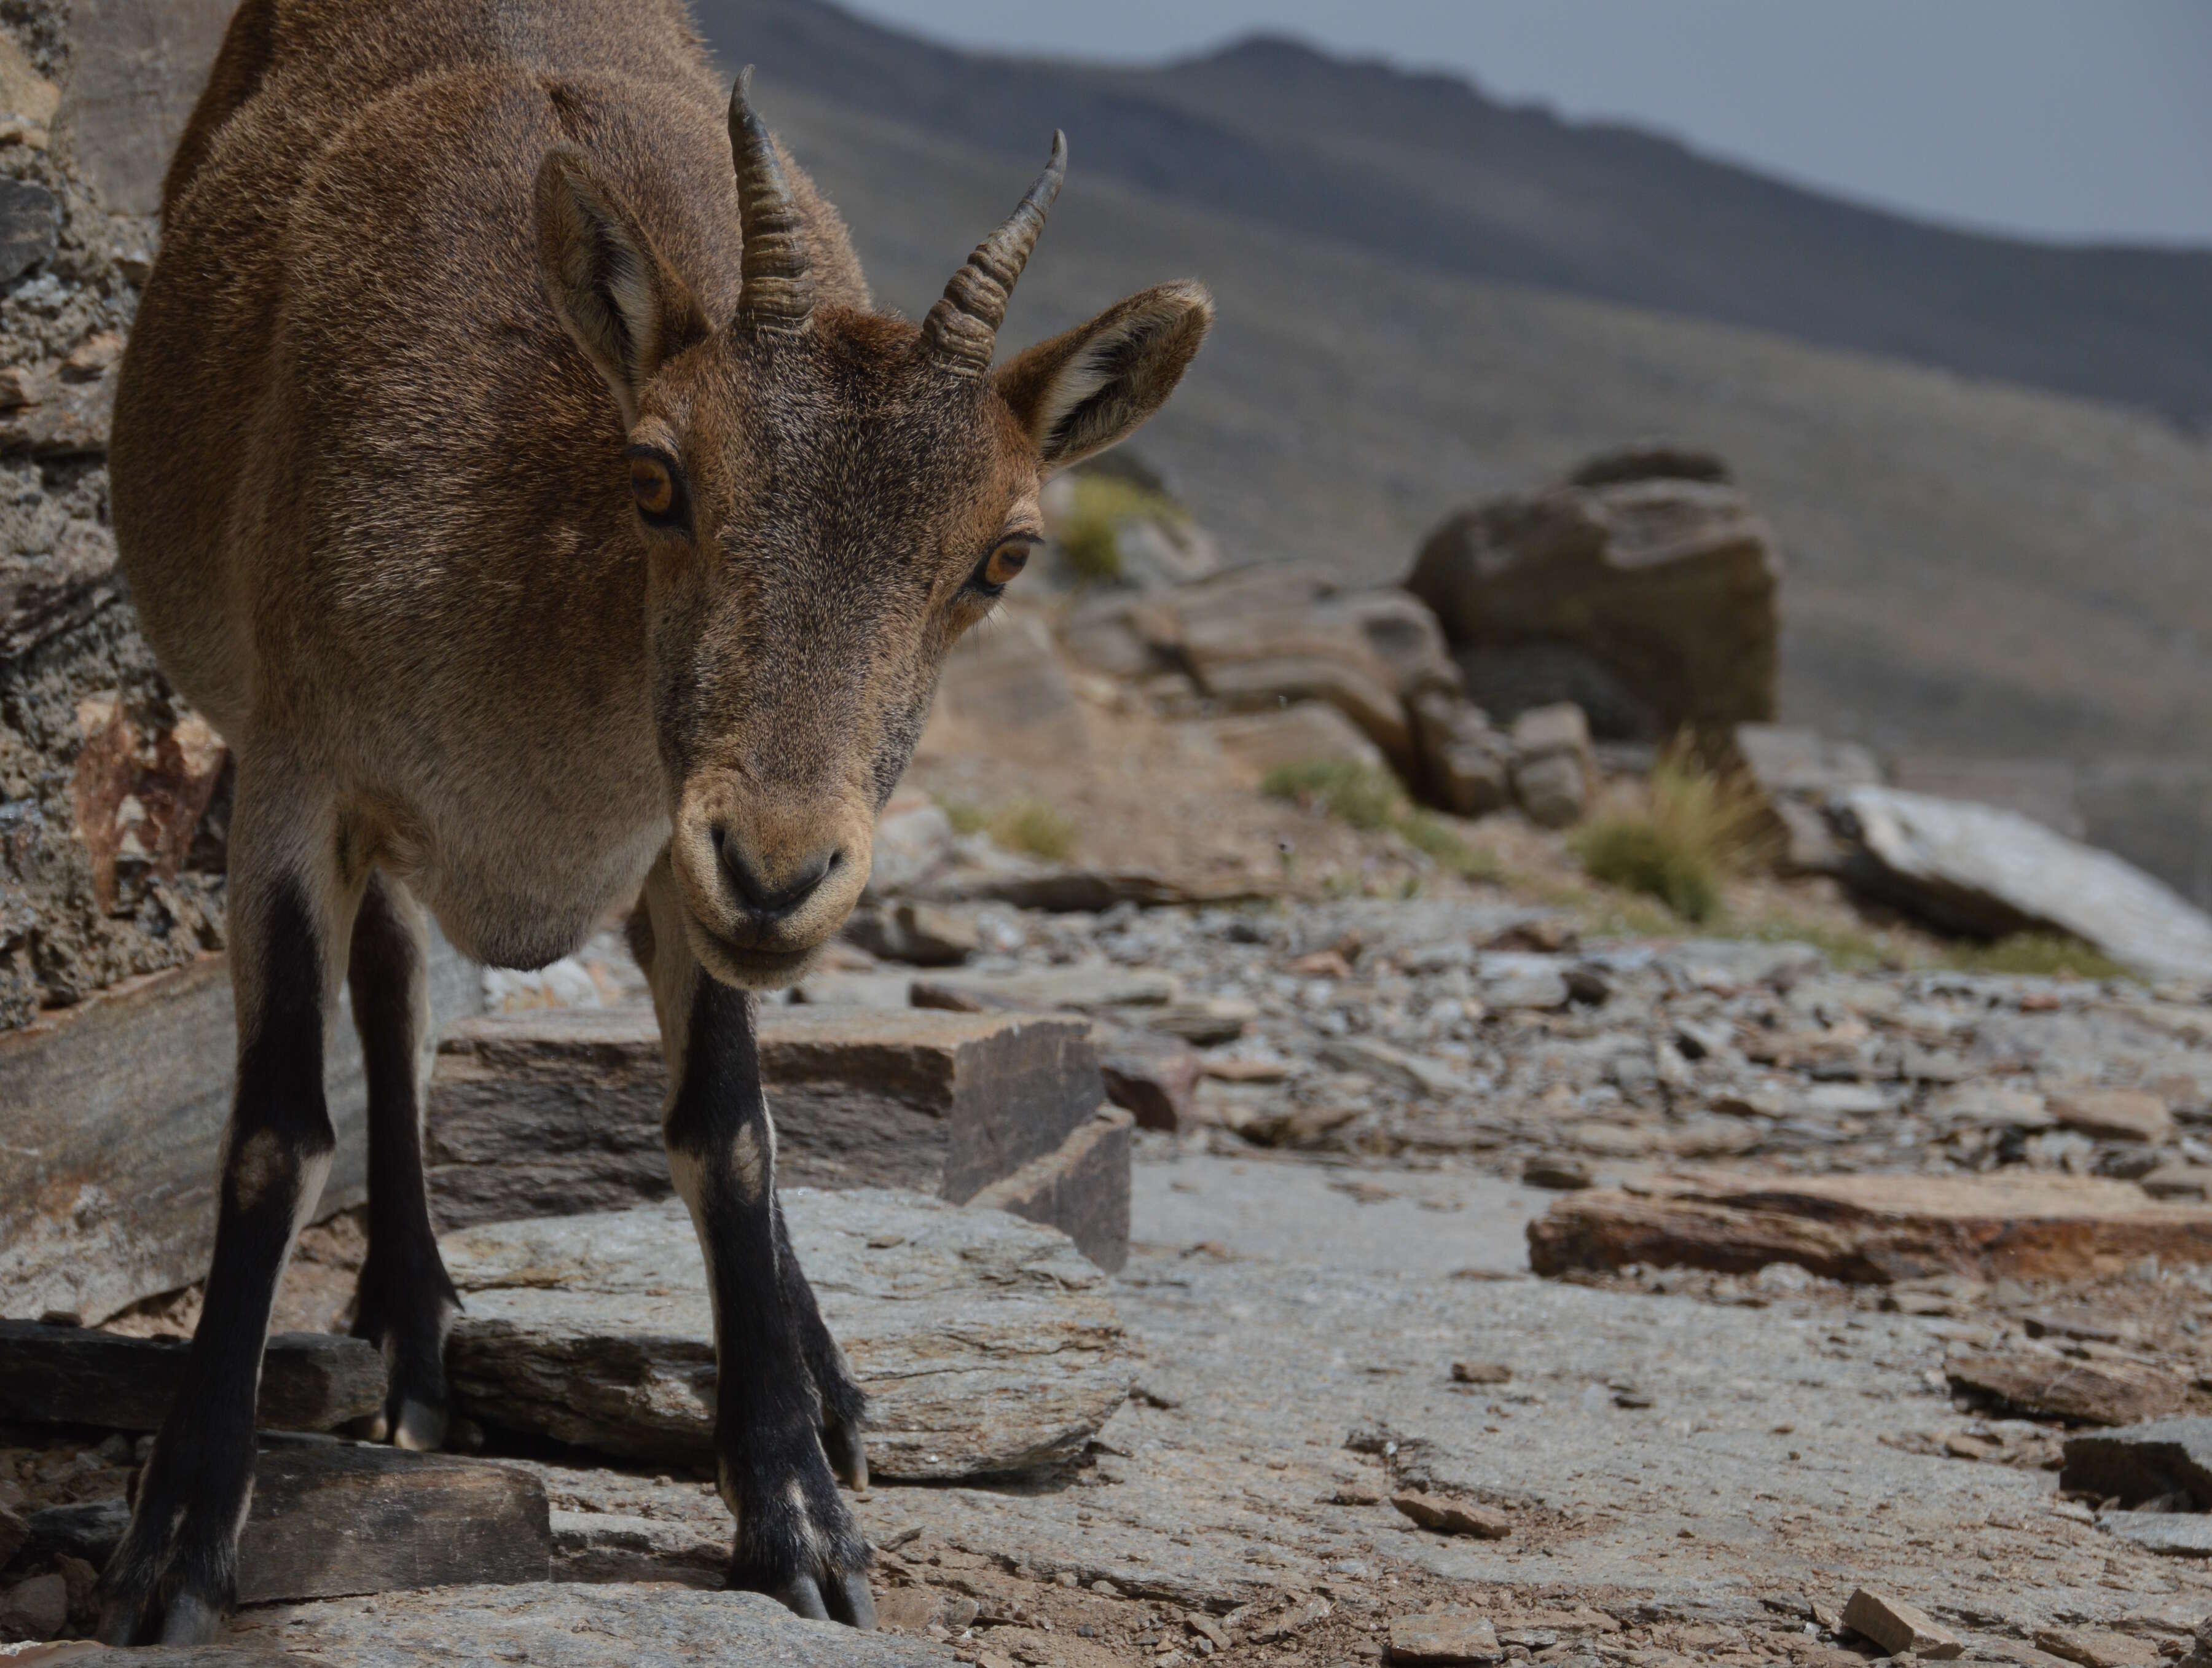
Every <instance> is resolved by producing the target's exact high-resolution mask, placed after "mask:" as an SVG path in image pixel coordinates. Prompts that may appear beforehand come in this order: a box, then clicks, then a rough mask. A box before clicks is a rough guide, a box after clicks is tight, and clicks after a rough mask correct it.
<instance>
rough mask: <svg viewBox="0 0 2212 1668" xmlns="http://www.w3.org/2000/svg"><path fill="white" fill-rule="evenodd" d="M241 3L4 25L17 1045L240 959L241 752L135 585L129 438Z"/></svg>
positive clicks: (11, 892) (2, 755)
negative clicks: (237, 799) (141, 325)
mask: <svg viewBox="0 0 2212 1668" xmlns="http://www.w3.org/2000/svg"><path fill="white" fill-rule="evenodd" d="M230 10H231V3H230V0H76V3H74V4H68V3H64V0H21V3H18V4H15V5H11V6H9V8H7V9H6V10H5V12H4V13H0V367H4V369H0V1030H6V1029H9V1028H16V1027H21V1026H23V1025H27V1024H28V1023H30V1022H31V1021H32V1020H33V1017H34V1016H36V1015H37V1014H38V1012H39V1010H41V1009H44V1008H55V1007H64V1006H67V1005H69V1004H73V1003H76V1002H79V1001H81V1000H82V999H83V998H85V997H87V996H88V995H90V994H92V993H93V992H95V991H98V990H100V989H103V988H105V987H106V986H111V985H113V984H115V983H117V982H118V980H124V979H127V978H130V977H131V976H133V975H135V974H149V973H154V972H157V971H160V970H161V969H164V968H168V967H177V966H179V965H180V964H182V963H185V962H187V961H191V960H192V958H194V957H195V956H197V955H200V954H201V953H203V952H204V951H205V950H209V949H219V948H220V947H221V945H222V930H223V929H222V866H223V831H224V826H225V815H224V811H225V803H226V800H227V797H228V793H227V789H228V777H227V768H226V767H227V759H226V755H225V754H224V751H223V748H222V742H221V738H220V737H216V735H215V734H214V733H213V732H212V731H210V730H209V729H208V727H207V726H206V725H205V724H204V722H202V721H201V720H200V719H199V718H198V717H197V715H196V714H194V713H191V711H190V710H189V709H188V708H187V707H185V706H184V705H183V704H182V703H181V702H180V701H179V700H178V698H177V696H176V694H175V693H174V692H173V690H171V689H170V688H169V687H168V685H167V682H165V681H164V680H163V679H162V677H161V674H160V672H159V671H158V670H156V669H155V665H154V661H153V657H152V655H151V654H150V653H149V652H148V650H147V647H146V645H145V643H144V641H143V639H142V638H141V637H140V636H139V634H138V630H137V622H136V617H135V616H134V614H133V612H132V610H131V605H130V604H129V603H128V601H126V600H125V597H124V595H123V589H122V585H121V584H120V582H119V580H118V576H117V574H116V572H115V542H114V539H113V537H112V535H111V534H110V532H109V531H108V527H107V470H106V451H107V430H108V413H109V410H110V409H111V407H112V403H113V400H114V390H115V376H116V368H117V366H118V361H119V360H120V357H121V352H122V343H123V332H124V331H126V330H127V329H128V327H129V325H130V321H131V316H132V314H133V313H134V312H135V311H136V309H137V287H138V285H139V284H140V283H141V282H143V280H144V278H145V276H146V273H147V270H148V268H149V262H150V260H151V258H152V254H151V252H152V250H153V247H154V243H155V226H154V221H153V218H152V217H153V215H154V214H155V210H156V209H158V208H159V206H160V203H159V198H160V185H161V172H162V170H163V168H164V167H166V166H167V159H168V155H169V153H170V151H171V149H173V146H174V144H175V142H176V138H177V135H178V134H179V131H181V130H182V128H183V125H184V122H185V117H186V115H187V114H188V113H189V112H190V110H191V103H192V100H194V99H195V98H196V97H197V95H198V92H199V87H200V82H201V81H202V80H203V78H204V76H205V74H206V70H207V66H208V64H209V63H210V61H211V60H212V58H213V57H214V55H215V52H216V46H217V45H218V43H219V42H220V40H221V39H222V29H223V27H224V26H225V24H226V23H227V22H228V19H229V15H230Z"/></svg>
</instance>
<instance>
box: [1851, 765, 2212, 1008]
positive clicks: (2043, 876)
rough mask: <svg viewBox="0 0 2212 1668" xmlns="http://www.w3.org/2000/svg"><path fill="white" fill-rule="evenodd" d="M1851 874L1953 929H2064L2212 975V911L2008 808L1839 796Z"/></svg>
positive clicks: (2132, 957)
mask: <svg viewBox="0 0 2212 1668" xmlns="http://www.w3.org/2000/svg"><path fill="white" fill-rule="evenodd" d="M1829 815H1830V818H1831V820H1832V822H1833V824H1834V826H1835V828H1836V830H1837V833H1838V835H1839V836H1840V838H1841V839H1842V840H1843V842H1844V846H1845V850H1846V857H1845V860H1844V875H1845V876H1846V878H1847V879H1849V880H1850V882H1851V883H1852V884H1853V885H1855V886H1857V887H1858V888H1859V889H1862V890H1863V891H1865V892H1867V893H1869V894H1870V895H1875V896H1876V897H1879V898H1881V899H1883V900H1885V901H1889V902H1892V903H1894V904H1895V905H1897V906H1898V907H1900V908H1903V909H1905V910H1909V911H1910V912H1911V913H1914V914H1916V915H1919V916H1921V917H1923V919H1927V920H1929V921H1930V922H1932V923H1933V924H1935V925H1937V926H1940V927H1943V928H1946V929H1948V930H1949V931H1960V932H1969V933H1974V934H1978V935H1981V936H1984V937H1998V936H2000V935H2002V934H2004V933H2008V932H2020V931H2039V932H2052V931H2056V932H2065V933H2070V934H2072V935H2073V936H2074V937H2077V938H2081V939H2083V940H2085V941H2087V943H2092V944H2094V945H2095V946H2096V947H2097V948H2098V949H2100V950H2102V951H2104V952H2105V954H2106V955H2109V956H2111V957H2112V959H2113V960H2114V961H2121V962H2124V963H2126V964H2127V965H2128V966H2130V967H2135V968H2136V969H2138V970H2140V971H2142V972H2143V973H2146V974H2152V975H2154V976H2162V977H2173V978H2182V979H2205V978H2212V917H2208V916H2207V915H2205V913H2203V911H2202V910H2199V909H2197V908H2195V907H2192V906H2191V904H2189V903H2188V902H2187V901H2185V900H2184V899H2183V898H2182V897H2181V896H2180V895H2179V894H2177V893H2175V892H2173V891H2172V890H2170V889H2168V888H2166V886H2164V885H2162V884H2160V883H2159V882H2157V881H2155V880H2153V879H2152V878H2151V877H2150V876H2148V875H2146V874H2144V873H2143V872H2142V870H2140V869H2137V868H2136V867H2135V866H2134V865H2133V864H2129V863H2127V862H2124V861H2123V860H2122V859H2121V858H2117V857H2114V856H2113V855H2112V853H2110V852H2100V851H2098V850H2096V849H2094V848H2093V847H2092V846H2083V845H2080V844H2077V843H2076V842H2075V841H2074V840H2068V839H2067V838H2066V837H2065V836H2064V835H2063V834H2053V833H2052V832H2051V830H2050V829H2048V828H2044V827H2042V826H2040V825H2039V824H2038V823H2034V822H2029V821H2028V820H2027V818H2026V817H2024V816H2018V815H2016V814H2015V813H2013V812H2011V811H2002V810H1995V809H1993V808H1991V807H1990V806H1987V805H1971V804H1964V803H1962V802H1960V801H1956V800H1949V799H1931V798H1928V797H1927V796H1925V795H1923V794H1917V793H1905V792H1899V791H1897V790H1895V789H1891V788H1878V787H1860V788H1853V789H1850V790H1849V791H1847V792H1844V793H1843V794H1841V795H1839V796H1838V797H1837V798H1835V799H1834V800H1833V801H1832V802H1831V806H1830V811H1829Z"/></svg>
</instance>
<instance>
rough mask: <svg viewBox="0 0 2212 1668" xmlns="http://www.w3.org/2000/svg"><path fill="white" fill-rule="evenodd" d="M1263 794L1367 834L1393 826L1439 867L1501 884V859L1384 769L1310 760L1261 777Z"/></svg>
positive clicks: (1283, 766) (1337, 760) (1278, 767)
mask: <svg viewBox="0 0 2212 1668" xmlns="http://www.w3.org/2000/svg"><path fill="white" fill-rule="evenodd" d="M1260 788H1261V792H1264V793H1266V794H1268V795H1269V796H1271V797H1272V798H1277V799H1288V800H1290V801H1291V803H1292V804H1299V805H1304V806H1307V807H1309V808H1310V809H1318V810H1325V811H1327V812H1328V814H1329V815H1330V816H1334V817H1335V818H1336V819H1337V820H1338V821H1339V822H1346V823H1349V824H1350V825H1351V826H1352V827H1353V828H1358V829H1362V830H1364V831H1365V832H1367V833H1370V834H1371V833H1375V832H1377V831H1379V830H1381V829H1384V828H1389V829H1391V830H1393V831H1394V832H1395V833H1396V834H1397V835H1398V837H1399V838H1400V839H1401V840H1404V841H1405V842H1406V843H1407V845H1408V846H1412V847H1413V849H1414V850H1415V851H1417V852H1423V853H1425V854H1426V855H1427V856H1428V857H1429V858H1431V860H1433V861H1434V862H1435V863H1436V864H1437V866H1438V867H1439V868H1443V869H1448V870H1450V871H1451V872H1452V873H1453V874H1455V875H1459V876H1462V877H1464V878H1466V879H1468V880H1480V881H1496V880H1498V878H1499V877H1500V872H1501V871H1500V870H1499V869H1498V860H1497V858H1494V857H1492V855H1491V854H1490V853H1489V852H1486V851H1483V850H1481V849H1480V847H1478V846H1470V845H1468V842H1467V841H1466V840H1462V838H1461V837H1460V834H1459V831H1458V830H1457V829H1455V828H1453V827H1452V826H1451V824H1450V823H1449V822H1445V821H1444V819H1443V817H1441V816H1437V815H1436V814H1435V813H1434V812H1433V811H1425V810H1419V809H1418V808H1417V807H1415V806H1414V804H1413V802H1412V801H1411V800H1409V799H1407V797H1406V791H1405V789H1404V788H1402V787H1401V786H1400V785H1399V784H1398V779H1397V778H1396V777H1395V776H1393V775H1392V774H1391V773H1389V771H1388V770H1385V769H1383V767H1380V766H1379V765H1365V764H1358V763H1355V762H1353V761H1351V760H1348V759H1309V760H1306V761H1304V762H1302V763H1299V764H1290V765H1278V766H1277V767H1275V768H1274V769H1273V770H1271V771H1269V772H1268V773H1267V775H1266V776H1265V777H1263V778H1262V779H1261V783H1260Z"/></svg>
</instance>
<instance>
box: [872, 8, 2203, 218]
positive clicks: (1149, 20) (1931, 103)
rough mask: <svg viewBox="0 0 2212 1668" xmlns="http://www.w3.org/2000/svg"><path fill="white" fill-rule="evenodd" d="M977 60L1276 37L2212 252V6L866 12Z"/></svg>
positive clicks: (1912, 202) (1817, 167)
mask: <svg viewBox="0 0 2212 1668" xmlns="http://www.w3.org/2000/svg"><path fill="white" fill-rule="evenodd" d="M844 3H847V4H848V5H850V6H852V7H854V9H857V10H859V11H861V12H863V13H866V14H868V15H872V16H875V17H878V18H880V19H883V20H884V21H890V22H894V23H897V24H900V25H902V26H903V27H908V28H912V29H915V30H918V31H921V32H922V33H928V34H932V35H934V36H936V37H937V38H939V39H945V40H951V41H956V42H958V43H960V44H963V45H975V46H984V47H994V48H1000V49H1003V50H1012V51H1037V52H1053V53H1061V54H1067V55H1072V56H1081V57H1107V58H1123V59H1139V60H1141V59H1149V58H1164V57H1170V56H1174V55H1177V54H1182V53H1186V52H1194V51H1198V50H1202V49H1204V48H1206V47H1207V46H1211V45H1216V44H1218V43H1219V42H1220V41H1223V40H1225V39H1231V38H1233V37H1236V36H1238V35H1242V34H1246V33H1251V32H1252V31H1254V30H1257V29H1268V30H1273V31H1276V32H1279V33H1289V34H1294V35H1297V36H1300V37H1303V38H1304V39H1308V40H1311V41H1313V42H1315V43H1316V44H1318V45H1326V46H1328V47H1330V48H1331V49H1333V50H1335V51H1337V52H1346V53H1354V54H1360V55H1364V56H1370V57H1371V56H1378V55H1379V56H1381V57H1384V58H1389V59H1391V60H1393V61H1395V62H1397V63H1400V64H1408V65H1417V66H1425V67H1437V68H1443V69H1449V70H1456V71H1459V72H1461V73H1463V74H1465V75H1468V76H1471V77H1472V78H1473V79H1474V81H1475V82H1477V83H1478V84H1479V85H1480V86H1481V87H1482V88H1484V89H1485V90H1486V91H1487V92H1490V93H1492V94H1496V95H1499V96H1503V97H1504V98H1508V99H1510V100H1516V101H1521V100H1541V101H1542V102H1544V103H1547V104H1549V105H1551V106H1553V107H1554V108H1555V109H1557V110H1559V111H1560V112H1562V113H1564V114H1566V115H1570V116H1574V117H1578V118H1620V119H1623V120H1627V121H1632V122H1634V123H1636V124H1639V125H1642V126H1646V127H1650V128H1655V129H1658V130H1662V131H1664V132H1668V133H1670V134H1673V135H1674V136H1676V137H1678V138H1680V139H1683V140H1686V141H1687V142H1688V143H1691V144H1692V145H1694V146H1696V147H1697V148H1698V149H1700V150H1703V151H1705V152H1706V153H1708V154H1710V155H1717V156H1724V157H1728V158H1730V159H1732V160H1735V161H1743V162H1747V163H1750V164H1752V165H1753V166H1755V167H1759V168H1761V169H1763V170H1765V172H1767V173H1774V174H1778V175H1781V176H1783V177H1784V178H1787V179H1796V180H1799V181H1802V182H1804V183H1807V184H1810V185H1819V186H1821V187H1823V188H1825V189H1827V190H1830V191H1838V192H1841V193H1843V194H1844V195H1847V196H1850V197H1857V198H1859V199H1860V200H1862V201H1865V202H1870V203H1879V204H1881V205H1884V206H1886V207H1891V208H1896V209H1904V210H1906V211H1908V212H1911V213H1915V214H1918V215H1924V216H1928V217H1931V218H1935V219H1939V220H1945V221H1956V222H1961V223H1965V224H1969V225H1973V226H1978V227H1988V228H1992V229H1999V230H2005V231H2012V232H2022V233H2028V234H2036V235H2041V236H2048V237H2054V238H2063V239H2080V238H2100V239H2125V240H2147V241H2156V242H2162V243H2171V242H2187V243H2192V244H2201V245H2212V0H1104V3H1097V0H1091V3H1084V4H1081V5H1073V4H1066V3H1057V4H1044V5H1039V4H1037V3H1036V0H844Z"/></svg>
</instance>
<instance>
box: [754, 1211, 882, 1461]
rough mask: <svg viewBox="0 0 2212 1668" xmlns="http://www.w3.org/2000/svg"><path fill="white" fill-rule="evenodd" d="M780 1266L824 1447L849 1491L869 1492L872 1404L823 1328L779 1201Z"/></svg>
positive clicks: (777, 1254) (778, 1271) (777, 1244)
mask: <svg viewBox="0 0 2212 1668" xmlns="http://www.w3.org/2000/svg"><path fill="white" fill-rule="evenodd" d="M775 1266H776V1274H777V1277H778V1278H779V1279H780V1281H781V1283H782V1288H783V1301H784V1303H785V1305H786V1307H788V1308H789V1309H790V1311H791V1315H792V1319H793V1322H794V1324H795V1325H797V1327H798V1329H799V1355H800V1356H801V1358H802V1359H804V1360H805V1362H806V1370H807V1374H808V1375H809V1376H810V1377H811V1378H812V1379H813V1380H814V1388H815V1391H816V1392H817V1395H818V1396H819V1397H820V1398H821V1402H822V1408H821V1426H822V1447H823V1452H824V1453H827V1454H828V1455H829V1467H830V1469H831V1470H832V1471H836V1473H837V1475H838V1477H840V1478H842V1480H843V1482H844V1483H846V1485H847V1486H848V1487H849V1488H854V1489H865V1488H866V1487H867V1486H868V1453H867V1449H866V1446H865V1445H864V1444H863V1441H862V1440H861V1430H862V1428H863V1427H864V1426H865V1425H866V1422H867V1413H868V1398H867V1397H866V1395H864V1394H863V1393H862V1392H861V1390H860V1386H859V1385H857V1384H855V1383H854V1381H853V1369H852V1368H850V1367H848V1365H847V1364H846V1362H845V1352H844V1351H843V1350H840V1349H839V1348H838V1347H837V1340H836V1338H835V1337H832V1336H831V1335H830V1331H829V1327H828V1326H827V1325H825V1324H823V1319H822V1311H821V1308H820V1307H819V1306H817V1304H816V1302H815V1301H814V1288H813V1287H812V1286H811V1285H809V1284H807V1283H806V1271H805V1270H804V1269H802V1268H800V1267H799V1259H798V1257H797V1256H796V1255H795V1254H794V1253H793V1251H792V1249H791V1230H790V1229H789V1228H787V1227H786V1226H785V1225H784V1221H783V1202H782V1201H781V1199H779V1200H777V1201H775Z"/></svg>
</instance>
